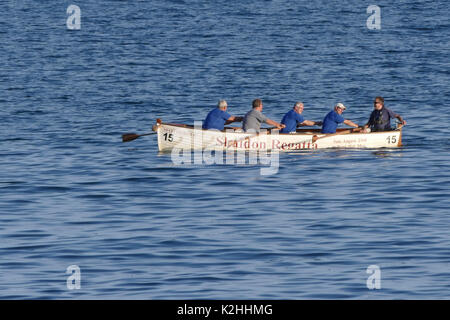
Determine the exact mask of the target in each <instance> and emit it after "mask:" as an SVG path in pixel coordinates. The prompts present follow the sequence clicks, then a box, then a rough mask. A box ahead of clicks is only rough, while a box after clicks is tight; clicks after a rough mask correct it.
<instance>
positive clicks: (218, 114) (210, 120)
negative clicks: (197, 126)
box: [203, 108, 231, 130]
mask: <svg viewBox="0 0 450 320" xmlns="http://www.w3.org/2000/svg"><path fill="white" fill-rule="evenodd" d="M230 117H231V115H230V114H229V113H228V112H226V111H223V110H220V109H219V108H215V109H214V110H211V111H210V112H209V113H208V115H207V116H206V119H205V121H203V129H217V130H223V127H224V126H225V122H226V121H227V120H228V119H230Z"/></svg>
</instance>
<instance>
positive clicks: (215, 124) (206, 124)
mask: <svg viewBox="0 0 450 320" xmlns="http://www.w3.org/2000/svg"><path fill="white" fill-rule="evenodd" d="M227 108H228V104H227V102H226V101H225V100H219V102H218V103H217V108H215V109H213V110H211V111H210V112H209V113H208V115H207V116H206V119H205V121H203V126H202V128H203V129H217V130H220V131H222V130H223V128H224V126H225V124H229V123H232V122H241V121H242V120H243V117H235V116H232V115H231V114H229V113H228V112H227Z"/></svg>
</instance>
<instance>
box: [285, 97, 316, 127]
mask: <svg viewBox="0 0 450 320" xmlns="http://www.w3.org/2000/svg"><path fill="white" fill-rule="evenodd" d="M303 109H304V106H303V103H302V102H300V101H299V102H296V103H295V105H294V107H293V108H292V109H291V110H290V111H288V112H287V113H286V114H285V115H284V117H283V119H282V120H281V123H282V124H284V125H285V126H286V127H285V128H283V129H281V131H280V133H291V132H296V130H297V126H299V125H305V126H316V125H317V126H320V125H322V121H311V120H305V118H303V116H302V112H303Z"/></svg>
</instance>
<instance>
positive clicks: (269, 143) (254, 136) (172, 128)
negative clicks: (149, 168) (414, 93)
mask: <svg viewBox="0 0 450 320" xmlns="http://www.w3.org/2000/svg"><path fill="white" fill-rule="evenodd" d="M153 131H156V133H157V137H158V149H159V151H171V150H173V149H174V148H176V149H183V150H189V149H190V150H218V151H269V150H270V151H275V150H276V151H279V152H287V151H298V150H315V149H327V148H353V149H361V148H362V149H366V148H397V147H401V146H402V142H401V140H402V126H398V127H397V129H395V130H392V131H383V132H369V133H367V132H352V130H348V129H338V130H337V132H336V133H334V134H323V133H321V132H320V129H297V131H296V132H295V133H278V131H277V130H261V132H259V133H252V132H243V131H242V130H240V129H237V128H225V130H223V131H219V130H205V129H202V128H201V125H199V126H198V125H194V126H192V125H187V124H176V123H163V122H162V121H161V120H160V119H157V122H156V124H155V125H154V126H153Z"/></svg>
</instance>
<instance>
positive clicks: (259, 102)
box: [252, 99, 263, 111]
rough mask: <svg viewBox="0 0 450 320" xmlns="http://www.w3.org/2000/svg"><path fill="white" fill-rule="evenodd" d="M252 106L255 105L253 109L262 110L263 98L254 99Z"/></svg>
mask: <svg viewBox="0 0 450 320" xmlns="http://www.w3.org/2000/svg"><path fill="white" fill-rule="evenodd" d="M252 106H253V109H256V110H258V111H262V109H263V103H262V100H261V99H255V100H253V102H252Z"/></svg>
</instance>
